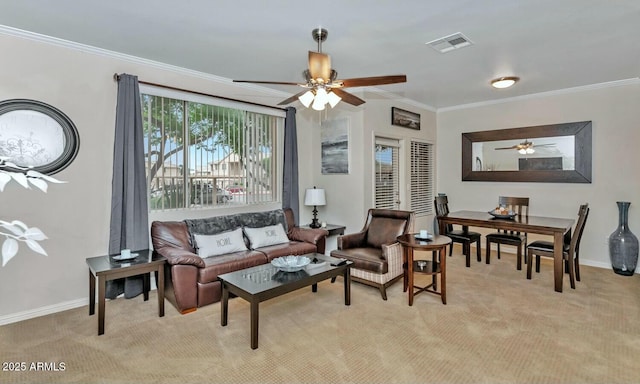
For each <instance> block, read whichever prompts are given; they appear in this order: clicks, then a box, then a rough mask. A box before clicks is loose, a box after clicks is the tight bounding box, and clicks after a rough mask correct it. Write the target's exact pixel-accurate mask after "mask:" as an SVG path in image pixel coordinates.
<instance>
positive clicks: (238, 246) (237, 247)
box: [193, 228, 247, 258]
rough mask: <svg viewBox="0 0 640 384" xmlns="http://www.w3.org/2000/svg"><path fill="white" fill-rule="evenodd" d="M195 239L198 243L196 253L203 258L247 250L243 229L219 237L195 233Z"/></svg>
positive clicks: (224, 233)
mask: <svg viewBox="0 0 640 384" xmlns="http://www.w3.org/2000/svg"><path fill="white" fill-rule="evenodd" d="M193 238H194V240H195V242H196V244H195V245H196V251H197V253H198V255H199V256H200V257H202V258H205V257H211V256H218V255H223V254H225V253H232V252H239V251H246V250H247V246H246V244H245V243H244V237H243V236H242V228H237V229H235V230H233V231H227V232H222V233H219V234H217V235H201V234H197V233H194V234H193Z"/></svg>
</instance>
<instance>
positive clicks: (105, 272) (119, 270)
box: [87, 249, 167, 335]
mask: <svg viewBox="0 0 640 384" xmlns="http://www.w3.org/2000/svg"><path fill="white" fill-rule="evenodd" d="M132 254H137V256H136V257H135V258H134V259H130V260H123V261H118V260H117V259H114V256H118V255H108V256H98V257H89V258H87V265H88V266H89V316H91V315H93V314H94V313H95V308H96V278H97V280H98V335H102V334H104V311H105V291H106V286H107V281H108V280H115V279H119V278H123V277H130V276H136V275H142V274H145V276H144V288H143V291H144V301H147V300H149V290H150V281H149V274H150V273H151V272H157V273H158V277H157V279H158V280H157V282H156V285H157V286H158V316H159V317H163V316H164V264H165V263H166V262H167V260H166V259H165V258H164V257H163V256H159V255H154V254H153V252H152V251H150V250H148V249H145V250H142V251H135V252H133V253H132Z"/></svg>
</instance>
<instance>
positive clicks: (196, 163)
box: [142, 93, 284, 210]
mask: <svg viewBox="0 0 640 384" xmlns="http://www.w3.org/2000/svg"><path fill="white" fill-rule="evenodd" d="M142 114H143V125H144V132H145V161H146V164H147V185H148V187H149V202H150V208H151V209H152V210H162V209H176V208H194V207H214V206H220V205H223V206H224V205H242V204H255V203H262V202H271V201H276V200H277V198H278V196H277V190H276V186H277V182H276V172H275V171H274V169H273V166H274V165H275V164H276V162H275V161H271V159H272V157H273V156H274V155H275V154H276V137H277V132H278V129H281V128H282V126H283V121H284V119H283V118H282V117H279V116H273V115H268V114H262V113H257V112H250V111H246V110H242V109H235V108H230V107H227V106H218V105H213V104H206V103H201V102H193V101H186V100H178V99H174V98H168V97H162V96H155V95H151V94H144V93H143V94H142Z"/></svg>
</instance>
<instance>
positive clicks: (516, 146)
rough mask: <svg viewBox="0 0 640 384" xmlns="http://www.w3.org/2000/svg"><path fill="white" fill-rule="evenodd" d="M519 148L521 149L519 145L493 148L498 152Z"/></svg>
mask: <svg viewBox="0 0 640 384" xmlns="http://www.w3.org/2000/svg"><path fill="white" fill-rule="evenodd" d="M519 147H520V146H519V145H512V146H510V147H502V148H493V149H495V150H498V149H519Z"/></svg>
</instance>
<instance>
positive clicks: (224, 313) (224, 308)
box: [220, 282, 229, 327]
mask: <svg viewBox="0 0 640 384" xmlns="http://www.w3.org/2000/svg"><path fill="white" fill-rule="evenodd" d="M220 306H221V310H220V325H222V326H223V327H224V326H226V325H227V320H228V319H229V290H228V289H227V286H226V284H225V283H224V282H222V297H221V298H220Z"/></svg>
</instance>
